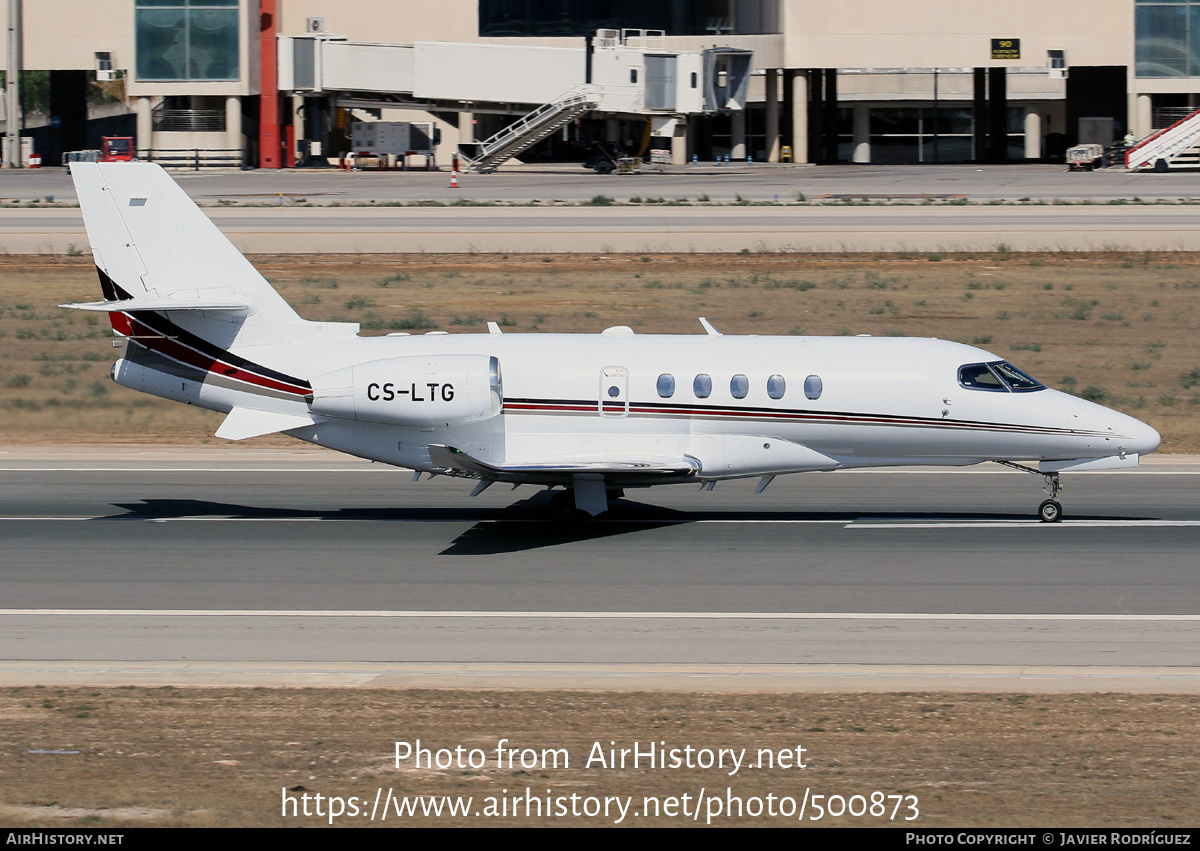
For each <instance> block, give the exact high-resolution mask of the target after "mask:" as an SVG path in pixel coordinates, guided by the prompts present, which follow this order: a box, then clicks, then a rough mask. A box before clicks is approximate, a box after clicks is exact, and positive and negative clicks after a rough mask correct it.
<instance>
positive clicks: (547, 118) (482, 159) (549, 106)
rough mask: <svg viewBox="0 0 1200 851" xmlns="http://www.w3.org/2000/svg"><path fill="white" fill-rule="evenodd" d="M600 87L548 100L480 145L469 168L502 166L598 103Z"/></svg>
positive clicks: (484, 169)
mask: <svg viewBox="0 0 1200 851" xmlns="http://www.w3.org/2000/svg"><path fill="white" fill-rule="evenodd" d="M598 92H599V87H597V86H583V87H577V88H574V89H572V90H571V91H569V92H567V93H566V94H564V95H563V96H562V97H559V98H556V99H555V100H552V101H550V103H545V104H542V105H541V106H539V107H538V108H537V109H535V110H534V111H533V112H530V113H529V114H528V115H525V116H523V117H522V118H521V119H520V120H518V121H517V122H515V123H513V124H510V125H509V126H508V127H505V128H504V129H503V130H501V131H500V132H499V133H497V134H496V135H495V136H492V137H491V138H490V139H485V140H484V141H483V142H480V143H479V144H478V153H477V154H476V155H474V156H473V157H472V158H471V159H472V162H471V163H470V164H469V165H468V166H467V168H468V169H469V170H470V171H475V172H479V173H481V174H486V173H488V172H493V171H495V170H496V169H497V168H499V166H500V164H501V163H503V162H504V161H505V160H507V159H509V158H510V157H515V156H516V155H517V154H519V153H521V152H522V151H524V150H526V149H527V148H529V147H531V146H532V145H534V144H536V143H538V142H540V141H541V140H542V139H545V138H546V137H547V136H549V135H550V134H551V133H553V132H554V131H555V130H557V129H558V128H559V127H562V126H563V125H564V124H566V123H567V122H568V121H570V120H571V119H572V118H575V117H576V116H577V115H580V114H581V113H584V112H587V111H588V110H591V109H595V108H596V107H597V106H598V105H599V102H600V101H599V94H598Z"/></svg>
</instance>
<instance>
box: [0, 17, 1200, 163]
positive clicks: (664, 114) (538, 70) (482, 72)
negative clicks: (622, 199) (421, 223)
mask: <svg viewBox="0 0 1200 851" xmlns="http://www.w3.org/2000/svg"><path fill="white" fill-rule="evenodd" d="M8 15H9V24H10V28H9V32H10V37H9V39H8V40H7V42H6V43H5V44H3V45H0V51H2V52H3V56H4V60H3V68H4V69H5V70H6V73H5V80H6V92H7V93H8V97H7V98H6V99H5V104H6V108H5V111H4V112H3V113H2V117H3V118H4V119H5V123H4V127H5V128H6V129H7V125H8V119H9V112H10V111H12V117H13V119H14V120H15V122H16V126H18V127H21V128H22V135H23V136H26V137H28V138H30V139H31V140H32V146H33V148H34V149H36V150H37V152H38V153H40V154H42V155H43V157H44V158H45V162H46V163H47V164H57V163H58V162H60V161H61V157H62V154H63V153H64V152H68V151H77V150H84V149H92V148H97V147H99V137H100V136H112V135H127V136H132V137H134V139H135V146H136V149H137V152H138V153H139V155H140V156H142V157H147V158H152V159H156V160H160V161H163V162H173V161H175V160H178V159H180V158H186V157H188V156H192V157H193V158H195V159H197V161H198V159H199V157H198V156H197V155H198V153H199V152H204V162H205V163H218V164H225V165H231V164H236V163H244V164H246V165H250V166H255V167H266V168H278V167H288V166H292V165H298V164H305V163H313V162H322V163H323V162H326V161H328V160H329V159H330V158H333V157H338V156H340V155H341V154H344V153H347V152H350V151H352V150H353V139H352V134H351V129H350V128H351V126H352V125H353V123H354V122H358V121H371V120H376V119H384V120H390V121H412V122H416V123H417V124H418V125H419V126H421V127H423V128H426V129H427V131H428V132H427V134H426V135H427V136H428V138H427V139H426V140H425V144H426V146H428V147H436V154H437V158H438V161H439V162H440V163H441V164H442V165H445V164H446V163H447V162H448V160H449V156H450V153H451V152H452V151H455V150H458V147H459V145H464V148H463V150H464V151H466V150H468V148H467V147H466V146H469V145H471V144H472V143H480V142H481V141H482V140H484V139H487V138H488V137H493V136H494V135H495V134H497V133H501V132H502V131H504V130H505V128H509V127H510V126H512V125H514V123H517V124H516V126H517V128H518V129H520V128H523V127H530V128H532V127H533V124H534V123H537V122H541V124H540V125H539V126H540V127H541V129H542V131H543V132H540V135H537V134H535V133H533V131H532V129H531V130H530V131H529V133H528V134H527V135H528V136H529V139H526V140H525V142H522V143H521V144H517V142H516V141H513V144H512V145H510V148H512V149H513V150H515V151H516V155H518V156H521V157H522V158H523V159H529V158H538V157H545V158H559V159H571V158H575V159H579V158H582V156H583V154H584V153H585V152H586V150H587V147H588V145H590V144H591V143H593V142H598V141H599V142H605V143H609V144H611V145H614V146H617V147H619V148H620V149H621V150H623V151H630V152H638V153H641V154H645V153H646V152H647V151H648V150H650V151H658V152H659V155H660V156H666V157H668V158H669V159H671V160H672V161H674V162H676V163H682V162H687V161H690V160H691V159H692V158H693V157H695V158H698V159H700V160H711V159H714V158H719V157H730V158H732V159H733V160H735V161H737V160H745V159H747V158H751V159H753V160H755V161H781V160H782V161H792V162H813V163H833V162H861V163H904V162H925V163H937V162H945V163H951V162H1014V161H1017V162H1019V161H1039V160H1055V159H1061V157H1062V154H1063V152H1064V151H1065V149H1066V148H1067V147H1068V146H1071V145H1075V144H1077V143H1080V142H1098V143H1101V144H1104V143H1108V142H1111V141H1115V140H1117V139H1120V138H1122V137H1123V136H1125V135H1126V134H1127V133H1132V134H1133V136H1134V137H1135V138H1138V139H1141V138H1144V137H1146V136H1148V135H1150V134H1151V133H1152V132H1154V131H1155V130H1156V129H1159V128H1161V127H1164V126H1167V125H1169V124H1171V123H1172V122H1174V121H1176V120H1178V119H1179V118H1180V117H1182V116H1184V115H1187V114H1188V113H1189V112H1190V111H1193V110H1195V109H1196V108H1197V107H1198V106H1200V104H1198V103H1197V98H1198V96H1200V0H988V1H987V2H985V0H921V1H920V2H895V0H841V2H839V3H817V2H812V0H609V1H608V2H605V0H442V2H439V3H436V4H435V3H429V2H425V0H358V2H355V3H333V2H329V0H89V1H88V2H86V3H85V2H82V0H36V2H34V0H8ZM1193 24H1195V25H1196V32H1192V25H1193ZM9 104H15V109H14V108H13V106H10V105H9ZM531 114H532V115H533V117H532V118H530V117H529V116H531ZM521 121H525V124H524V125H522V124H519V122H521ZM531 122H532V123H531ZM546 128H549V129H546ZM423 132H424V131H423ZM509 135H510V136H513V137H515V136H517V135H519V134H518V133H517V132H516V130H511V131H510V132H509ZM534 135H537V138H536V139H535V138H533V136H534ZM526 143H527V144H526ZM522 145H524V146H523V147H522ZM414 148H415V149H417V150H421V149H422V148H420V147H419V146H417V145H416V144H415V143H414ZM222 155H223V156H224V158H222ZM509 155H512V153H509Z"/></svg>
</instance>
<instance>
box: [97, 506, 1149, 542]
mask: <svg viewBox="0 0 1200 851" xmlns="http://www.w3.org/2000/svg"><path fill="white" fill-rule="evenodd" d="M549 497H550V493H549V492H547V491H543V492H540V493H538V494H536V495H534V496H532V497H530V498H527V499H523V500H520V501H518V502H515V503H513V504H511V505H507V506H503V507H499V508H496V507H490V506H481V507H478V508H475V507H449V506H448V507H437V506H419V507H391V506H389V507H385V508H367V507H364V508H336V509H317V510H314V509H308V508H305V509H301V508H283V507H275V506H251V505H239V504H236V503H229V502H214V501H209V500H201V499H145V500H142V501H140V502H132V503H113V507H114V508H117V509H119V510H120V511H121V513H119V514H111V515H107V516H105V517H103V518H100V519H103V520H142V521H147V520H151V521H152V520H204V519H206V518H212V519H214V520H216V519H220V520H229V519H233V520H251V521H252V520H263V521H272V520H282V521H288V520H308V521H343V522H344V521H355V522H383V523H387V522H392V523H413V522H417V523H420V522H429V523H433V522H466V523H471V524H472V525H471V527H470V528H469V529H467V530H466V531H464V532H462V533H460V534H459V535H457V536H456V537H455V538H454V540H453V541H451V542H450V544H449V545H448V546H447V547H446V549H444V550H442V551H441V552H440V553H439V555H497V554H502V553H512V552H523V551H526V550H534V549H541V548H543V547H554V546H560V545H564V544H574V543H580V542H584V541H594V540H598V539H603V538H614V537H620V536H622V535H628V534H633V533H636V532H646V531H651V530H654V529H661V528H665V527H669V526H679V525H687V524H691V523H699V522H704V521H709V522H713V521H721V522H738V521H741V522H747V523H750V522H764V521H766V522H793V523H795V522H801V521H808V522H813V521H826V522H838V521H840V522H844V523H851V522H854V521H860V522H861V521H863V520H867V519H870V520H871V521H876V522H879V521H882V522H887V521H889V520H895V521H909V522H914V521H924V522H947V523H954V522H967V521H997V520H998V521H1013V520H1018V521H1032V520H1033V519H1034V518H1032V517H1031V516H1029V515H1027V514H1011V513H1006V514H1001V513H987V512H933V511H920V512H914V511H905V512H896V511H870V510H865V511H844V510H843V511H812V510H808V511H804V510H779V509H768V510H763V509H757V510H753V511H747V510H725V511H713V510H704V511H681V510H678V509H674V508H667V507H663V506H659V505H651V504H647V503H640V502H635V501H632V500H628V499H619V500H614V501H613V502H612V507H611V510H610V511H609V512H608V513H606V514H605V515H604V516H603V517H601V518H599V519H597V520H594V521H585V522H581V523H572V524H563V523H559V522H555V521H553V520H551V519H550V516H549V514H548V512H547V509H546V503H547V502H548V501H549ZM1072 519H1080V520H1082V519H1087V520H1132V519H1139V518H1132V517H1113V516H1107V515H1103V516H1102V515H1088V516H1086V517H1082V516H1080V517H1074V518H1072Z"/></svg>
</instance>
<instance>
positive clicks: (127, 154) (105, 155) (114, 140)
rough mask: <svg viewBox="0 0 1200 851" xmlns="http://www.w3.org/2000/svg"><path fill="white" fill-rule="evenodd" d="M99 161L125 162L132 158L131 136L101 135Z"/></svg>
mask: <svg viewBox="0 0 1200 851" xmlns="http://www.w3.org/2000/svg"><path fill="white" fill-rule="evenodd" d="M100 150H101V156H100V161H101V162H106V163H127V162H129V161H131V160H133V159H135V157H134V150H133V137H132V136H101V137H100Z"/></svg>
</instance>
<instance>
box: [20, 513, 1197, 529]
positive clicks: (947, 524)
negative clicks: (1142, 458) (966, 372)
mask: <svg viewBox="0 0 1200 851" xmlns="http://www.w3.org/2000/svg"><path fill="white" fill-rule="evenodd" d="M94 520H114V521H121V522H131V521H140V522H142V523H478V524H485V525H486V524H493V523H531V524H538V525H544V526H547V527H549V526H550V524H549V523H547V521H545V520H542V519H540V518H537V517H512V518H499V519H487V520H484V519H479V520H472V519H471V518H469V517H420V518H410V517H323V516H317V515H314V516H307V517H223V516H220V515H212V516H207V515H195V516H191V517H142V516H140V515H137V514H97V515H72V516H68V515H21V514H10V515H4V516H0V523H20V522H27V521H42V522H44V521H50V522H58V523H63V522H78V521H94ZM592 524H593V525H595V526H604V525H607V524H615V525H622V526H638V525H641V526H685V525H688V526H705V525H718V524H724V525H729V524H735V525H737V524H741V525H768V526H770V525H775V526H841V527H843V528H845V529H1140V528H1170V527H1179V528H1191V527H1196V526H1200V520H1153V519H1150V520H1063V521H1060V522H1058V523H1043V522H1041V521H1040V520H1033V519H1029V520H1025V519H1015V518H1014V519H1012V520H929V521H908V520H902V519H897V520H876V519H875V518H858V519H851V518H844V519H834V520H808V519H799V518H796V519H793V518H758V517H747V518H725V519H700V520H689V519H687V518H686V517H660V518H641V519H639V518H614V519H611V520H594V521H592Z"/></svg>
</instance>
